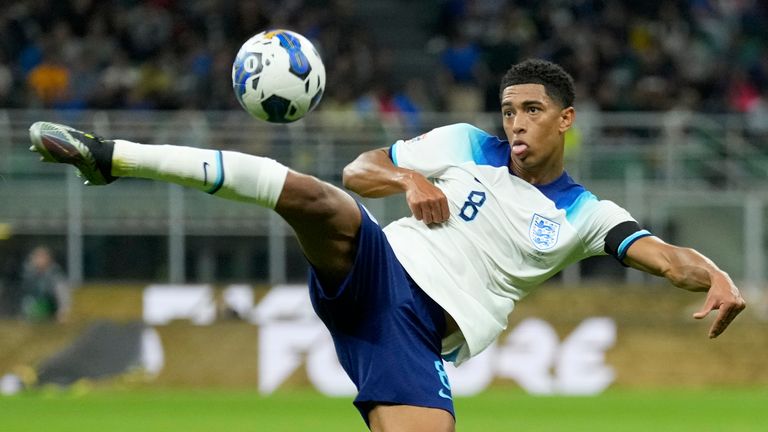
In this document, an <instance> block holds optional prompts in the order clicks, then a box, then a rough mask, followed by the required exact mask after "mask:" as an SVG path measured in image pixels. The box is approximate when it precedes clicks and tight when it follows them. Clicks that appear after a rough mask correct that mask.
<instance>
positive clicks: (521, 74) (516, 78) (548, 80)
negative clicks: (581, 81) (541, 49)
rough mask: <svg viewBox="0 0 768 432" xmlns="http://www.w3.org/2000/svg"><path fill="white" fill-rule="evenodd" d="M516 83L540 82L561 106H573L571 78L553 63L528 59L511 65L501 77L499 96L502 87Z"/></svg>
mask: <svg viewBox="0 0 768 432" xmlns="http://www.w3.org/2000/svg"><path fill="white" fill-rule="evenodd" d="M517 84H541V85H543V86H544V89H545V90H546V92H547V95H548V96H549V97H550V98H552V100H554V101H555V102H557V103H559V104H560V105H562V107H563V108H566V107H569V106H573V100H574V99H575V97H576V96H575V94H574V90H573V78H572V77H571V75H569V74H568V72H566V71H565V70H564V69H563V68H562V67H560V66H558V65H556V64H555V63H552V62H549V61H546V60H540V59H528V60H524V61H522V62H520V63H518V64H516V65H513V66H512V67H511V68H509V70H508V71H507V73H505V74H504V76H503V77H502V78H501V87H500V88H499V97H501V94H502V93H503V92H504V89H505V88H507V87H509V86H511V85H517Z"/></svg>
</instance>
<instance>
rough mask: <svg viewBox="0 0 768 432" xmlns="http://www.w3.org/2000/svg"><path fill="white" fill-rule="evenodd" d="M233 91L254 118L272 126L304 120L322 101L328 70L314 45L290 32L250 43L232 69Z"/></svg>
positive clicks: (267, 35)
mask: <svg viewBox="0 0 768 432" xmlns="http://www.w3.org/2000/svg"><path fill="white" fill-rule="evenodd" d="M232 87H233V88H234V90H235V96H236V97H237V100H238V101H239V102H240V105H242V106H243V108H245V110H246V111H248V113H250V114H251V115H252V116H254V117H256V118H258V119H261V120H266V121H268V122H273V123H290V122H293V121H296V120H298V119H300V118H302V117H304V116H305V115H306V114H307V113H308V112H310V111H312V109H314V108H315V107H316V106H317V104H318V102H320V99H321V98H322V97H323V90H324V89H325V66H324V65H323V61H322V59H321V58H320V54H319V53H318V52H317V50H316V49H315V47H314V46H313V45H312V43H311V42H310V41H309V40H308V39H307V38H305V37H304V36H302V35H300V34H298V33H296V32H292V31H289V30H271V31H265V32H261V33H259V34H257V35H256V36H253V37H252V38H250V39H248V40H247V41H246V42H245V43H244V44H243V46H242V47H241V48H240V51H239V52H238V53H237V58H235V62H234V64H233V65H232Z"/></svg>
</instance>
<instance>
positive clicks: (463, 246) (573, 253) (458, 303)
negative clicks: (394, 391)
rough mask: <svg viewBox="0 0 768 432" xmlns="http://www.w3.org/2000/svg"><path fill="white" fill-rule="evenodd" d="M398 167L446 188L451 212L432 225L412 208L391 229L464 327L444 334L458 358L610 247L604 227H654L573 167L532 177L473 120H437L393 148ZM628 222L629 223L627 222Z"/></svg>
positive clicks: (419, 279)
mask: <svg viewBox="0 0 768 432" xmlns="http://www.w3.org/2000/svg"><path fill="white" fill-rule="evenodd" d="M390 157H391V158H392V161H393V162H394V164H395V165H396V166H399V167H403V168H408V169H412V170H415V171H417V172H419V173H421V174H423V175H424V176H426V177H427V178H428V179H430V180H431V181H432V182H433V183H434V184H435V185H436V186H437V187H439V188H440V189H441V190H442V191H443V192H444V193H445V195H446V197H447V199H448V205H449V208H450V212H451V216H450V218H449V219H448V221H446V222H444V223H442V224H433V225H431V226H427V225H426V224H424V223H423V222H421V221H418V220H416V218H414V217H413V216H411V217H406V218H403V219H399V220H397V221H394V222H392V223H391V224H389V225H388V226H387V227H386V228H385V229H384V232H385V233H386V235H387V238H388V240H389V242H390V243H391V245H392V248H393V249H394V252H395V255H396V256H397V258H398V260H399V261H400V262H401V263H402V265H403V267H404V268H405V270H406V271H407V272H408V273H409V274H410V275H411V277H412V278H413V280H414V281H415V282H416V283H417V284H418V285H419V286H420V287H421V288H422V289H423V290H424V292H426V293H427V294H428V295H429V296H430V297H431V298H432V299H434V300H435V302H437V303H438V304H439V305H440V306H441V307H442V308H443V309H445V311H447V312H448V313H449V314H450V315H451V316H452V317H453V318H454V319H455V320H456V323H457V324H458V325H459V328H460V329H461V332H457V333H455V334H453V335H449V336H448V337H446V338H445V339H444V340H443V356H444V358H446V359H447V360H450V361H454V362H455V363H457V364H459V363H461V362H463V361H464V360H466V359H468V358H470V357H472V356H474V355H476V354H478V353H480V352H481V351H482V350H484V349H485V348H486V347H487V346H488V345H490V344H491V343H492V342H493V341H494V340H495V339H496V338H497V337H498V335H499V333H501V332H502V331H503V330H504V329H505V328H506V327H507V319H508V318H507V317H508V315H509V314H510V313H511V312H512V309H513V308H514V306H515V303H516V302H517V301H519V300H520V299H522V298H523V297H525V296H526V295H527V294H528V293H529V292H531V291H532V290H533V289H534V288H535V287H536V286H537V285H539V284H541V283H542V282H544V281H545V280H547V279H549V278H550V277H552V276H553V275H555V274H556V273H557V272H559V271H560V270H561V269H563V268H564V267H566V266H568V265H569V264H572V263H575V262H577V261H579V260H581V259H584V258H587V257H590V256H594V255H604V254H606V251H605V249H606V236H607V235H608V233H609V231H611V230H612V229H613V228H614V227H616V226H617V225H619V224H622V223H624V222H627V221H632V222H633V223H632V224H631V226H633V227H637V229H630V232H628V233H626V235H624V234H622V237H623V238H622V239H620V240H619V241H620V244H619V245H617V247H616V248H615V249H617V254H616V255H617V256H618V257H619V259H621V258H623V254H625V253H626V249H627V248H628V247H629V245H630V244H631V243H632V242H633V241H634V240H636V239H637V238H640V237H642V236H645V235H650V233H648V232H647V231H645V230H640V229H639V226H638V225H637V223H636V222H634V220H633V219H632V217H631V216H630V215H629V213H628V212H627V211H626V210H624V209H622V208H621V207H619V206H618V205H616V204H614V203H613V202H610V201H601V200H598V199H597V198H596V197H595V196H594V195H593V194H592V193H590V192H589V191H587V190H586V189H584V187H582V186H581V185H579V184H576V183H574V182H573V180H572V179H571V178H570V177H569V176H568V175H567V174H566V173H563V175H562V176H561V177H560V178H558V179H557V180H555V181H554V182H552V183H550V184H547V185H543V186H541V185H532V184H530V183H528V182H526V181H525V180H522V179H520V178H519V177H516V176H515V175H513V174H512V173H511V172H510V171H509V168H508V164H509V160H510V146H509V143H508V142H507V141H503V140H500V139H498V138H496V137H494V136H492V135H489V134H488V133H486V132H484V131H482V130H480V129H478V128H476V127H474V126H471V125H469V124H455V125H450V126H445V127H441V128H437V129H434V130H432V131H430V132H429V133H427V134H424V135H422V136H420V137H417V138H414V139H412V140H408V141H398V142H396V143H395V144H394V145H392V147H391V148H390ZM624 231H626V230H624Z"/></svg>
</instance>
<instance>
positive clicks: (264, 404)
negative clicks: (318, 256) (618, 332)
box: [0, 389, 768, 432]
mask: <svg viewBox="0 0 768 432" xmlns="http://www.w3.org/2000/svg"><path fill="white" fill-rule="evenodd" d="M767 406H768V389H752V390H709V391H642V392H639V391H633V392H626V391H616V390H612V391H609V392H607V393H605V394H602V395H600V396H595V397H534V396H530V395H526V394H523V393H521V392H520V391H518V390H493V391H488V392H485V393H483V394H482V395H480V396H475V397H460V398H457V400H456V409H457V413H458V423H457V430H458V431H460V432H472V431H477V432H493V431H514V430H525V431H526V432H536V431H547V432H553V431H555V432H556V431H567V432H573V431H611V432H615V431H622V432H627V431H643V432H648V431H654V430H656V431H676V432H686V431H692V432H693V431H696V432H700V431H728V432H731V431H733V432H736V431H750V432H751V431H755V432H757V431H765V430H768V416H767V415H766V407H767ZM0 430H2V431H7V432H26V431H30V432H31V431H35V432H38V431H59V432H68V431H73V432H74V431H77V432H83V431H110V432H122V431H126V432H128V431H131V432H133V431H142V432H154V431H158V432H159V431H179V432H196V431H268V432H293V431H297V432H298V431H308V430H309V431H334V432H343V431H365V430H367V429H366V428H365V425H364V423H363V422H362V420H361V419H360V417H359V416H358V414H357V412H356V410H355V409H354V407H353V406H352V404H351V401H350V399H348V398H344V399H335V398H326V397H323V396H320V395H318V394H316V393H314V392H310V391H306V392H290V393H288V392H283V393H279V394H277V395H274V396H269V397H261V396H259V395H257V394H256V393H255V392H252V393H249V392H225V391H178V390H168V391H165V390H142V391H104V390H95V391H90V392H77V391H74V392H58V391H56V392H32V393H26V394H22V395H18V396H12V397H0Z"/></svg>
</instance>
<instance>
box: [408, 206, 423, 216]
mask: <svg viewBox="0 0 768 432" xmlns="http://www.w3.org/2000/svg"><path fill="white" fill-rule="evenodd" d="M409 207H410V208H411V213H413V217H415V218H416V220H422V219H423V218H424V214H423V213H422V211H421V206H419V205H418V204H412V205H409Z"/></svg>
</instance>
